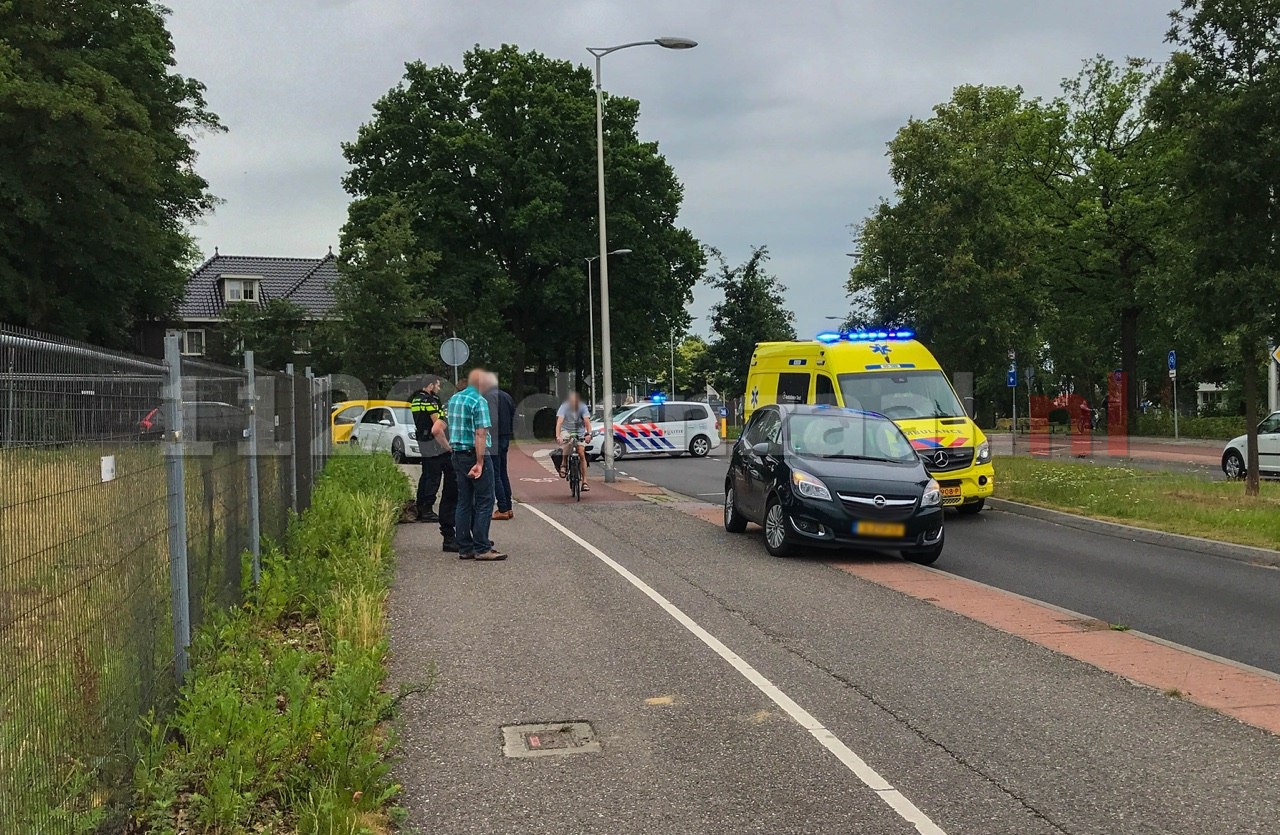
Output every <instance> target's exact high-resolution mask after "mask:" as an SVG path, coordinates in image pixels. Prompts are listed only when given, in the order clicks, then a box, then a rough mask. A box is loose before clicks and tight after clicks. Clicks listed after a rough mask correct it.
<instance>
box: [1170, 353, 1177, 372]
mask: <svg viewBox="0 0 1280 835" xmlns="http://www.w3.org/2000/svg"><path fill="white" fill-rule="evenodd" d="M1169 370H1170V371H1177V370H1178V352H1177V351H1170V352H1169Z"/></svg>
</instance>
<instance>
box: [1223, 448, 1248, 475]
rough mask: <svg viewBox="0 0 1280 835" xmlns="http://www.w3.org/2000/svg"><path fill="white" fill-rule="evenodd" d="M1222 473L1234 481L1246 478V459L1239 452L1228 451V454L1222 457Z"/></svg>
mask: <svg viewBox="0 0 1280 835" xmlns="http://www.w3.org/2000/svg"><path fill="white" fill-rule="evenodd" d="M1222 471H1223V472H1224V473H1226V475H1227V478H1229V479H1231V480H1232V481H1236V480H1238V479H1242V478H1244V477H1245V472H1246V470H1245V466H1244V458H1243V457H1242V456H1241V455H1240V453H1239V452H1238V451H1236V450H1234V449H1232V450H1228V451H1227V454H1226V455H1224V456H1223V457H1222Z"/></svg>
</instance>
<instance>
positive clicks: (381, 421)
mask: <svg viewBox="0 0 1280 835" xmlns="http://www.w3.org/2000/svg"><path fill="white" fill-rule="evenodd" d="M378 425H379V426H395V424H394V423H392V422H391V421H389V420H387V419H386V418H383V419H382V420H380V421H378Z"/></svg>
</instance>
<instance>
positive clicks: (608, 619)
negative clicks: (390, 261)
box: [391, 450, 1280, 835]
mask: <svg viewBox="0 0 1280 835" xmlns="http://www.w3.org/2000/svg"><path fill="white" fill-rule="evenodd" d="M534 451H535V452H536V450H534ZM526 452H527V450H526ZM511 464H512V468H511V469H512V477H513V482H515V483H516V494H517V497H518V498H520V499H522V500H524V501H529V500H533V501H534V507H535V508H536V509H537V510H540V511H542V512H543V513H546V514H547V515H548V516H549V517H550V518H551V519H553V520H555V521H556V522H558V523H559V524H561V525H563V526H566V527H567V528H568V529H570V530H571V531H572V532H573V534H574V536H576V537H578V541H575V540H574V539H572V538H570V537H569V536H567V535H566V534H565V533H563V532H561V531H559V530H557V529H556V528H555V527H553V525H552V523H551V522H549V521H544V519H542V518H539V516H538V515H536V514H535V510H534V509H533V508H530V507H529V506H528V505H520V506H517V509H516V518H515V520H513V521H511V522H502V523H495V538H497V539H500V540H501V542H502V543H503V547H504V549H506V550H508V551H509V552H510V553H511V554H512V557H511V559H510V560H509V561H508V562H506V563H499V564H492V565H482V564H475V563H468V562H463V561H459V560H457V559H454V558H452V555H447V554H442V553H441V552H440V551H439V544H438V541H437V538H436V536H435V535H434V530H433V529H431V527H430V526H426V525H405V526H402V528H401V530H400V532H399V536H398V537H397V543H396V546H397V550H398V552H399V555H400V567H399V573H398V578H397V583H396V586H395V588H394V591H393V595H392V601H391V609H392V615H391V642H392V666H393V677H394V678H395V679H396V680H397V681H399V682H402V683H408V682H415V681H419V680H421V679H422V678H424V677H425V676H426V675H427V674H428V671H429V670H430V669H431V666H432V665H433V664H434V665H437V667H438V678H437V680H436V684H435V687H434V688H433V689H432V691H431V692H429V693H427V694H424V695H419V696H414V697H411V698H409V699H407V700H406V701H405V702H404V704H403V712H402V715H401V718H400V721H399V725H400V733H401V742H402V746H401V748H402V754H403V757H402V760H401V761H400V763H399V764H398V766H397V777H398V779H399V780H400V781H401V782H402V784H403V785H404V787H405V793H404V796H403V798H402V802H403V804H404V805H405V806H406V807H407V808H408V810H409V822H410V823H411V824H414V825H417V826H418V827H420V828H421V829H422V831H424V832H433V833H435V832H439V833H491V832H502V833H524V832H529V833H553V832H554V833H579V832H582V833H587V832H590V833H597V832H598V833H608V834H609V835H614V833H616V834H617V835H630V833H662V835H668V833H740V832H756V833H810V832H857V833H864V832H865V833H876V834H877V835H881V833H884V834H886V835H899V833H901V835H910V833H913V832H921V831H928V832H931V833H935V835H936V833H939V832H941V833H949V834H950V835H961V834H962V833H976V832H981V833H984V835H1003V834H1004V833H1007V834H1008V835H1041V833H1044V835H1049V834H1050V833H1063V832H1071V833H1084V832H1090V833H1106V834H1107V835H1127V833H1155V832H1179V833H1182V832H1186V833H1197V835H1201V833H1232V834H1233V835H1234V834H1235V833H1266V832H1272V831H1274V825H1275V821H1276V820H1277V819H1280V787H1277V785H1276V783H1275V781H1274V780H1273V779H1272V776H1271V775H1273V774H1274V773H1275V772H1276V770H1277V769H1278V768H1280V738H1277V737H1273V736H1270V735H1268V734H1266V733H1263V732H1261V731H1258V730H1256V729H1254V728H1250V727H1247V726H1245V725H1243V724H1240V723H1238V722H1236V721H1234V720H1231V719H1228V718H1226V717H1223V716H1221V715H1219V714H1216V713H1213V712H1212V711H1209V710H1206V709H1204V708H1202V707H1199V706H1197V705H1194V704H1191V703H1188V702H1187V701H1184V700H1181V699H1177V698H1171V697H1170V696H1168V695H1164V694H1162V693H1160V692H1158V691H1155V690H1151V689H1147V688H1142V687H1135V686H1134V685H1132V684H1131V683H1129V682H1128V681H1125V680H1124V679H1121V678H1119V677H1117V676H1114V675H1111V674H1108V673H1105V672H1102V671H1100V670H1097V669H1095V668H1093V667H1090V666H1087V665H1085V664H1081V663H1079V662H1076V661H1073V660H1071V659H1069V658H1066V657H1063V656H1061V655H1058V654H1055V653H1053V652H1049V651H1048V650H1046V649H1044V648H1043V647H1040V646H1036V645H1034V644H1032V643H1029V642H1027V641H1025V640H1023V639H1020V638H1017V637H1014V636H1012V635H1009V634H1005V633H1004V632H1001V631H997V630H996V629H992V628H989V627H987V626H984V625H983V624H981V623H978V622H975V621H974V620H970V619H969V618H966V617H961V616H960V615H958V614H956V613H954V612H951V611H947V610H945V609H941V608H937V607H936V606H935V605H931V603H930V602H927V601H922V600H919V599H915V598H912V597H909V596H907V595H904V594H902V593H899V592H898V591H894V590H892V589H889V588H885V587H883V586H881V585H877V584H875V583H872V582H870V581H868V580H867V579H865V578H864V577H861V576H858V574H859V573H876V572H883V571H884V570H890V569H895V568H896V567H899V566H900V567H902V568H911V569H914V567H909V566H905V565H904V564H901V563H898V562H896V561H885V560H880V559H876V558H874V557H865V558H853V559H851V560H849V561H848V562H849V563H850V564H851V566H853V567H861V568H860V571H857V572H852V573H851V572H850V571H848V566H846V567H845V568H846V570H843V571H842V570H837V569H836V568H833V567H832V566H830V565H828V564H827V563H826V562H825V560H824V559H822V558H820V557H819V558H813V559H806V558H798V559H792V560H777V559H773V558H770V557H768V556H767V555H765V554H764V552H763V549H762V547H761V546H760V542H759V538H758V534H749V535H747V536H737V537H735V536H731V535H729V534H726V533H724V532H723V531H722V530H719V529H718V528H717V527H715V526H713V525H711V524H707V523H706V522H703V521H701V520H698V519H694V518H691V517H689V516H687V515H686V514H683V513H679V512H677V511H675V510H673V509H671V508H668V507H664V506H661V503H658V502H652V501H643V500H640V499H637V498H634V497H632V496H629V495H627V494H626V493H624V492H623V491H622V490H618V489H613V488H608V487H605V486H603V485H600V486H599V487H598V488H597V489H595V490H593V491H592V493H591V494H589V495H588V496H587V497H586V498H584V501H583V502H582V503H581V504H576V503H570V502H569V497H568V491H567V488H564V486H563V483H559V484H557V483H556V482H552V481H545V480H543V479H545V478H546V477H547V474H546V468H545V467H543V466H542V464H541V462H540V460H539V459H537V458H536V457H530V456H529V455H526V454H521V455H518V456H517V455H515V454H513V456H512V458H511ZM637 489H643V488H637ZM584 542H585V543H587V544H588V545H589V546H590V548H591V549H592V550H589V549H588V548H586V547H584V546H583V544H582V543H584ZM602 555H603V556H605V557H607V558H608V560H609V561H610V562H613V563H614V564H616V565H617V566H619V567H623V568H625V570H626V571H628V572H630V573H631V574H632V575H634V576H635V577H636V578H638V579H639V580H640V581H642V582H643V583H645V584H648V586H649V587H651V588H652V589H653V590H655V593H656V594H660V595H662V596H663V597H664V598H665V599H666V600H667V601H668V602H669V605H670V606H671V607H673V608H675V610H676V611H678V612H679V613H681V614H682V615H683V616H685V617H686V618H687V619H688V620H689V621H690V622H693V623H694V624H695V625H696V626H697V627H698V628H701V629H704V630H705V631H706V632H707V633H710V635H712V636H714V638H715V639H717V640H719V641H722V642H723V644H724V646H726V647H727V648H728V650H729V651H731V652H732V653H734V657H736V658H738V659H740V660H741V661H743V662H745V663H746V664H749V665H751V668H752V669H753V670H755V671H758V673H757V674H758V675H760V676H762V677H764V678H765V679H767V682H766V683H769V684H771V686H775V687H776V688H777V689H778V690H779V691H781V692H782V693H783V694H784V695H785V697H786V698H787V699H790V700H794V703H795V704H797V705H799V707H800V708H803V709H804V710H806V711H808V713H809V714H811V715H812V718H813V719H814V720H815V721H817V722H820V723H821V728H822V733H824V734H829V735H830V736H831V738H834V739H837V740H839V741H840V742H841V743H843V744H845V745H847V746H848V749H849V750H850V751H852V752H853V753H855V754H856V755H857V756H858V757H860V758H862V760H863V761H865V764H866V765H867V766H869V767H870V768H872V769H875V772H874V773H875V775H876V776H877V777H880V778H881V779H882V780H884V781H886V782H887V784H888V785H891V786H892V787H893V789H895V790H896V791H897V792H899V793H900V794H901V796H902V797H903V798H905V799H906V800H908V801H909V802H910V803H912V804H914V806H915V807H916V808H918V809H919V810H920V811H921V812H922V813H923V814H924V815H926V816H927V818H928V820H929V821H930V822H931V825H933V826H934V827H935V828H933V829H917V828H916V827H914V826H912V825H911V824H908V823H906V822H905V821H904V820H903V818H902V817H901V816H900V815H899V814H897V813H895V811H894V809H893V808H891V806H890V805H889V803H888V801H887V800H886V799H885V798H887V797H889V795H888V794H887V793H886V791H885V790H880V791H875V790H872V788H869V787H868V785H867V784H866V783H864V782H863V780H862V779H860V778H859V777H858V776H857V775H856V774H855V773H853V772H851V771H850V769H849V768H848V767H846V764H845V763H843V762H842V761H840V760H838V759H837V758H836V757H834V756H832V755H831V752H830V751H828V750H825V749H824V747H823V746H822V745H821V744H819V739H820V738H821V737H820V735H819V733H818V732H817V731H813V732H810V731H809V730H806V729H805V728H803V727H801V725H800V724H798V723H797V722H796V721H795V720H794V719H793V718H792V717H791V716H788V715H787V713H786V712H785V711H783V710H781V709H780V707H779V704H778V703H777V702H776V701H775V700H772V699H771V698H769V697H767V696H766V694H765V693H764V692H763V691H762V689H760V687H759V686H758V685H757V684H755V683H753V681H751V680H749V679H748V678H746V677H744V675H743V674H740V672H739V671H738V670H735V668H734V667H733V666H732V665H730V664H729V663H726V662H725V660H724V659H723V658H722V657H719V656H717V655H716V654H715V653H714V652H712V651H711V650H710V649H709V648H708V646H707V645H706V644H705V643H704V642H702V641H701V640H699V639H698V638H697V637H696V636H695V635H694V634H693V633H691V631H690V629H689V628H688V627H687V625H684V624H682V623H681V622H680V621H679V620H678V619H677V618H676V617H675V616H674V614H673V612H672V610H671V609H667V608H664V607H663V606H660V605H657V604H656V603H655V601H654V600H652V599H650V598H649V597H647V596H646V595H645V594H643V593H641V591H639V590H638V589H637V588H636V587H634V585H633V584H631V583H630V582H628V581H627V579H626V578H625V577H623V576H620V574H619V573H618V571H617V570H615V569H614V568H613V567H612V566H611V565H610V563H609V562H606V561H605V559H602V558H601V556H602ZM861 569H865V572H863V571H862V570H861ZM1055 628H1056V627H1055ZM1059 631H1060V630H1059ZM1055 634H1056V633H1055ZM575 720H580V721H587V722H590V723H591V724H592V727H593V729H594V731H595V733H596V735H597V737H598V741H599V744H600V750H599V751H595V752H585V753H573V754H567V755H563V756H547V757H540V758H532V759H516V758H509V757H506V756H504V753H503V734H502V727H503V726H507V725H512V724H519V723H532V722H548V723H555V726H556V727H561V726H562V725H563V723H565V722H568V721H575Z"/></svg>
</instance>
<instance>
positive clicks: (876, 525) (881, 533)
mask: <svg viewBox="0 0 1280 835" xmlns="http://www.w3.org/2000/svg"><path fill="white" fill-rule="evenodd" d="M853 532H854V533H856V534H857V535H858V536H878V537H883V538H885V539H901V538H902V537H904V536H906V535H907V526H906V525H904V524H902V523H901V522H859V523H858V524H857V525H856V526H855V527H854V529H853Z"/></svg>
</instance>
